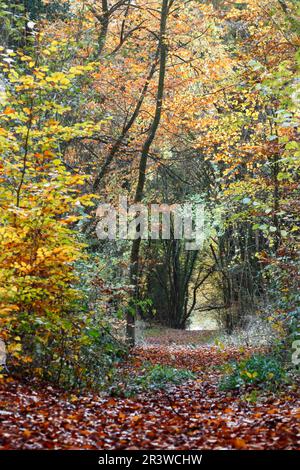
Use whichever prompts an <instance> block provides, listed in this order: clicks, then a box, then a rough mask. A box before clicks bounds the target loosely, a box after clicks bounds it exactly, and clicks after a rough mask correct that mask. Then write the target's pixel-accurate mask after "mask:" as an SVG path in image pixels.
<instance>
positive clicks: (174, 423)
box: [0, 346, 299, 450]
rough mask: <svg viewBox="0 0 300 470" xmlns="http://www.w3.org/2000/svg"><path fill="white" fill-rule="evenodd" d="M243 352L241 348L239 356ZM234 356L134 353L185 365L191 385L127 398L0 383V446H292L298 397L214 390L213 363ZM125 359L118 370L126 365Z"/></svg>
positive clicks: (176, 350)
mask: <svg viewBox="0 0 300 470" xmlns="http://www.w3.org/2000/svg"><path fill="white" fill-rule="evenodd" d="M245 353H246V354H247V351H246V352H245ZM238 354H240V352H239V351H238V350H235V349H232V348H231V349H225V350H224V351H219V350H218V348H215V347H209V346H203V347H199V348H197V349H195V348H188V347H182V348H180V347H166V346H164V347H163V346H159V347H154V346H151V347H145V348H137V350H136V352H135V360H134V365H132V367H133V368H136V367H137V364H139V363H140V364H141V363H143V362H144V361H145V360H149V361H150V362H152V363H162V362H163V363H164V364H170V365H174V364H176V367H180V366H182V367H185V368H186V367H190V368H191V369H192V370H194V371H196V372H197V374H198V377H197V380H194V381H188V382H187V383H186V384H183V385H180V386H172V387H171V388H170V389H168V390H167V391H155V393H153V392H151V391H149V392H147V393H142V394H140V395H138V396H136V397H135V398H134V399H133V398H130V399H129V398H111V397H105V396H97V395H92V394H89V395H80V396H77V395H75V394H72V395H71V396H70V395H69V396H67V395H66V394H64V393H63V392H62V391H60V390H55V389H53V388H52V387H45V388H40V389H38V390H35V389H33V388H32V384H31V385H30V386H29V385H25V384H21V383H19V382H17V381H13V382H12V381H8V382H6V383H3V384H2V385H1V398H0V407H1V410H0V422H1V430H0V448H1V449H177V450H179V449H180V450H183V449H297V448H299V426H298V425H299V421H298V417H299V410H298V408H297V399H299V396H298V395H297V394H296V392H295V391H293V390H292V389H291V390H289V391H288V394H287V396H283V395H282V396H273V395H271V396H268V395H266V396H261V397H260V399H259V400H258V401H257V402H256V403H249V402H247V401H246V400H244V399H243V398H242V397H241V396H239V395H238V394H230V395H228V394H226V393H225V392H221V391H219V389H218V381H219V372H218V369H217V368H215V367H214V366H216V365H219V364H221V363H222V362H224V361H227V360H228V359H229V358H234V357H237V355H238ZM130 364H133V361H132V362H130V361H128V363H127V364H126V365H125V367H127V369H128V368H130Z"/></svg>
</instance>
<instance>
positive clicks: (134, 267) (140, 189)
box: [126, 0, 169, 346]
mask: <svg viewBox="0 0 300 470" xmlns="http://www.w3.org/2000/svg"><path fill="white" fill-rule="evenodd" d="M168 9H169V0H162V8H161V18H160V32H159V45H158V47H159V77H158V87H157V96H156V107H155V114H154V118H153V121H152V124H151V127H150V129H149V132H148V135H147V138H146V140H145V142H144V145H143V148H142V151H141V158H140V165H139V176H138V184H137V188H136V193H135V198H134V202H135V203H140V202H141V201H142V200H143V193H144V186H145V179H146V167H147V160H148V153H149V150H150V147H151V144H152V142H153V140H154V138H155V135H156V131H157V128H158V126H159V123H160V118H161V111H162V102H163V94H164V82H165V73H166V61H167V45H166V38H165V34H166V27H167V16H168ZM137 229H138V227H137ZM140 245H141V238H140V237H138V238H136V239H135V240H133V242H132V248H131V255H130V283H131V285H132V286H133V296H132V302H131V308H130V309H129V310H128V312H127V328H126V334H127V342H128V344H129V346H134V344H135V319H136V315H137V314H138V307H137V305H136V304H137V300H138V277H139V257H140Z"/></svg>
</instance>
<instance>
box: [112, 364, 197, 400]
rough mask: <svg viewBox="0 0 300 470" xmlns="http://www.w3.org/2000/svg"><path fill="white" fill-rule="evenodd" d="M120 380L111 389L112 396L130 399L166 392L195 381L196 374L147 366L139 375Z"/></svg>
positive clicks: (116, 379) (157, 365)
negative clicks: (154, 391)
mask: <svg viewBox="0 0 300 470" xmlns="http://www.w3.org/2000/svg"><path fill="white" fill-rule="evenodd" d="M118 379H119V377H118V375H117V376H116V377H115V378H114V381H113V383H112V386H111V388H110V393H111V395H113V396H125V397H129V396H134V395H136V394H137V393H141V392H146V391H149V390H165V389H167V388H168V387H169V386H170V385H172V384H173V385H179V384H181V383H183V382H185V381H187V380H192V379H195V374H193V372H191V371H189V370H185V369H175V368H174V367H170V366H165V365H161V364H156V365H149V364H146V365H144V367H143V368H142V370H141V371H140V373H139V374H137V375H134V376H132V375H130V376H127V377H125V378H124V377H123V378H122V380H121V381H120V380H118Z"/></svg>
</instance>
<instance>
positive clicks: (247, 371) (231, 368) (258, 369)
mask: <svg viewBox="0 0 300 470" xmlns="http://www.w3.org/2000/svg"><path fill="white" fill-rule="evenodd" d="M284 379H285V371H284V368H283V366H282V364H281V363H280V361H279V360H278V359H276V358H275V357H272V356H268V355H260V354H256V355H253V356H251V357H250V358H248V359H245V360H242V361H240V362H233V363H231V364H229V365H228V366H227V374H226V375H225V376H224V377H223V378H222V380H221V382H220V389H221V390H224V391H226V390H234V389H239V388H241V387H245V386H247V385H255V386H257V387H259V388H268V389H276V388H277V387H279V386H280V385H281V383H282V382H283V381H284Z"/></svg>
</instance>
